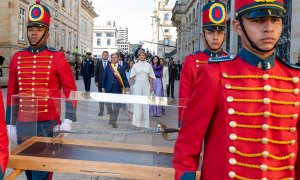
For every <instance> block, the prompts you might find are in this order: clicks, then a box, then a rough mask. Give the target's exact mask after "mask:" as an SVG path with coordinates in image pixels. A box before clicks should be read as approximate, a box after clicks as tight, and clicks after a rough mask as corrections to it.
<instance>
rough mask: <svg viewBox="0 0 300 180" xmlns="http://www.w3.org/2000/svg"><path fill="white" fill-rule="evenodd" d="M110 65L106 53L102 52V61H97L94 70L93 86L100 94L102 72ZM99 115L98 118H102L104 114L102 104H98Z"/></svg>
mask: <svg viewBox="0 0 300 180" xmlns="http://www.w3.org/2000/svg"><path fill="white" fill-rule="evenodd" d="M108 64H110V61H108V52H107V51H103V52H102V59H101V60H98V61H97V64H96V69H95V85H96V87H98V91H99V92H102V89H101V88H102V85H103V75H104V70H105V68H106V66H107V65H108ZM99 110H100V111H99V114H98V116H103V112H104V103H103V102H99Z"/></svg>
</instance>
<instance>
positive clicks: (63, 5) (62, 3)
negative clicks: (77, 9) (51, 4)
mask: <svg viewBox="0 0 300 180" xmlns="http://www.w3.org/2000/svg"><path fill="white" fill-rule="evenodd" d="M61 6H62V7H63V8H66V0H61Z"/></svg>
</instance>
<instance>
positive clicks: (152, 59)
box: [151, 55, 159, 66]
mask: <svg viewBox="0 0 300 180" xmlns="http://www.w3.org/2000/svg"><path fill="white" fill-rule="evenodd" d="M155 57H156V58H157V66H158V65H159V57H158V56H157V55H155V56H153V57H152V58H151V64H152V65H154V62H153V61H154V58H155Z"/></svg>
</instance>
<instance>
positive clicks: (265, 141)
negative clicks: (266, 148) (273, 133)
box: [261, 138, 269, 144]
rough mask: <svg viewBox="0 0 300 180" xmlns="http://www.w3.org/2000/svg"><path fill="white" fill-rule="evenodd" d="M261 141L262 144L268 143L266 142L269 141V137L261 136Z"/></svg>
mask: <svg viewBox="0 0 300 180" xmlns="http://www.w3.org/2000/svg"><path fill="white" fill-rule="evenodd" d="M261 142H262V143H263V144H268V143H269V139H268V138H262V139H261Z"/></svg>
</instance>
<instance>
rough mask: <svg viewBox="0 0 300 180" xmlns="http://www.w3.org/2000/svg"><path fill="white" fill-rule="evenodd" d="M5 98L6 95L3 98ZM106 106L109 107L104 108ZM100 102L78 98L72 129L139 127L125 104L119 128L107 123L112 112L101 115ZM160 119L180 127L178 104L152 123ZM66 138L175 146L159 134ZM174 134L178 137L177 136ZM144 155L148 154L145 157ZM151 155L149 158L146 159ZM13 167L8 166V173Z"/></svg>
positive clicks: (72, 177) (86, 179)
mask: <svg viewBox="0 0 300 180" xmlns="http://www.w3.org/2000/svg"><path fill="white" fill-rule="evenodd" d="M93 80H94V79H92V86H91V92H97V88H96V87H95V84H94V83H93ZM76 84H77V88H78V91H84V85H83V80H82V79H79V80H77V81H76ZM2 91H3V96H4V98H6V89H5V88H4V89H2ZM177 92H178V81H176V82H175V97H177V94H178V93H177ZM4 100H5V99H4ZM105 109H106V108H105ZM98 112H99V106H98V103H93V102H86V101H80V102H78V121H77V122H76V123H74V124H73V126H72V130H74V131H97V132H98V131H99V132H101V131H112V132H116V131H119V132H121V131H122V132H123V131H136V130H137V129H135V128H134V127H133V126H132V125H131V121H132V118H131V117H130V116H129V115H128V113H127V108H126V106H124V108H122V109H121V110H120V113H119V118H118V128H117V129H113V128H112V127H111V126H110V125H109V124H108V118H109V115H108V114H106V111H105V112H104V116H101V117H99V116H98ZM157 122H162V123H165V124H166V125H167V126H168V127H177V108H174V107H166V109H165V115H163V116H162V117H151V118H150V126H151V128H153V129H155V128H156V127H157ZM66 138H72V139H73V138H75V139H84V140H85V139H87V140H98V141H108V142H120V143H135V144H148V145H158V146H168V147H172V146H173V144H174V141H165V140H163V139H162V137H161V135H160V134H154V135H153V134H149V133H148V134H147V133H145V134H138V135H137V134H69V135H68V136H67V137H66ZM174 138H175V137H174ZM144 158H145V157H144ZM147 158H148V159H147ZM145 160H146V161H153V158H152V159H151V157H150V158H149V157H146V159H145ZM11 171H12V170H11V169H8V170H7V172H6V175H7V174H9V173H10V172H11ZM17 179H18V180H23V179H26V178H25V175H24V174H22V175H21V176H19V177H18V178H17ZM53 179H54V180H79V179H80V180H117V179H120V178H111V177H98V176H86V175H76V174H63V173H54V175H53Z"/></svg>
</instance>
